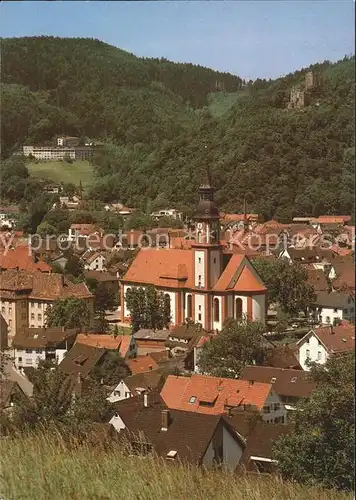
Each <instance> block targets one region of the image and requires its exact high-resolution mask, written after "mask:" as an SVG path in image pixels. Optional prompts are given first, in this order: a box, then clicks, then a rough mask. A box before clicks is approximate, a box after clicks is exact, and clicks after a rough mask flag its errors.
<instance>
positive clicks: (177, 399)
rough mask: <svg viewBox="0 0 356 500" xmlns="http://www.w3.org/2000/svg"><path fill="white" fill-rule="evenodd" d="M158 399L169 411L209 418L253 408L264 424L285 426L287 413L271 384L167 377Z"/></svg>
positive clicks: (200, 377) (205, 377) (208, 377)
mask: <svg viewBox="0 0 356 500" xmlns="http://www.w3.org/2000/svg"><path fill="white" fill-rule="evenodd" d="M161 396H162V398H163V400H164V402H165V403H166V405H167V406H168V407H169V408H172V409H176V410H184V411H192V412H198V413H204V414H209V415H219V414H223V413H229V412H230V411H232V410H234V409H242V410H246V411H247V410H250V409H251V408H253V409H254V410H255V411H256V412H257V413H259V414H260V415H261V417H262V419H263V420H264V421H265V422H269V423H285V422H286V418H287V410H286V409H285V407H284V405H283V403H282V400H281V398H280V396H279V395H278V394H277V393H276V391H275V390H274V388H273V385H272V384H271V383H269V384H266V383H260V382H254V381H253V380H249V381H247V380H237V379H227V378H219V377H211V376H208V375H200V374H193V375H192V376H191V377H181V376H173V375H169V376H168V377H167V379H166V382H165V384H164V386H163V388H162V391H161Z"/></svg>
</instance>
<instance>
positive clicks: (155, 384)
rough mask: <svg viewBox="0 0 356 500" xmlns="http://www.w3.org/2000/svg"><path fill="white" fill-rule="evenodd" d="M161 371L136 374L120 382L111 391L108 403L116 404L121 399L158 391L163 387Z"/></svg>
mask: <svg viewBox="0 0 356 500" xmlns="http://www.w3.org/2000/svg"><path fill="white" fill-rule="evenodd" d="M163 380H164V379H163V375H162V370H161V369H158V370H152V371H148V372H142V373H136V375H131V376H130V377H126V378H125V379H122V380H120V382H119V383H118V384H117V385H116V386H115V387H114V388H113V389H112V391H111V392H110V394H109V397H108V401H110V403H116V402H117V401H121V400H123V399H127V398H132V397H135V396H139V395H140V394H144V393H145V394H148V393H149V392H151V391H153V390H160V389H161V388H162V385H163Z"/></svg>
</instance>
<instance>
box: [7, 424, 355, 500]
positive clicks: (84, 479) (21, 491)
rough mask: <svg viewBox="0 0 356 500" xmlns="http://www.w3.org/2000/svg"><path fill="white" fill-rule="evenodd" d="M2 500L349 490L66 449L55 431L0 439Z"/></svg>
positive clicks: (266, 497)
mask: <svg viewBox="0 0 356 500" xmlns="http://www.w3.org/2000/svg"><path fill="white" fill-rule="evenodd" d="M0 471H1V474H0V498H2V499H4V500H10V499H11V500H52V499H53V500H54V499H55V500H79V499H80V500H118V499H125V500H133V499H135V500H141V499H142V500H160V499H165V500H186V499H189V498H194V499H195V500H200V499H201V500H205V499H214V500H220V499H221V500H230V499H231V500H232V499H233V500H289V499H290V500H308V499H318V500H339V499H343V498H344V499H351V498H353V497H352V496H351V495H347V494H342V493H337V492H333V491H332V492H331V491H324V490H319V489H318V488H311V487H306V486H302V485H298V484H291V483H286V482H283V481H281V480H278V479H276V478H272V477H268V476H260V477H257V476H253V477H251V476H243V477H241V476H237V475H233V474H230V473H227V472H203V471H202V470H199V469H197V468H194V467H189V468H188V467H183V466H177V465H175V464H172V465H170V464H169V463H166V462H163V461H162V460H159V459H150V458H146V459H144V458H139V457H129V456H125V455H123V454H121V453H120V451H119V450H117V451H116V450H115V451H104V450H102V449H100V447H98V448H93V447H88V446H84V447H83V446H81V447H79V446H74V447H73V446H72V447H71V448H70V449H69V448H68V447H66V445H65V444H64V443H63V441H62V440H61V438H60V436H59V435H58V434H57V435H56V434H54V433H53V434H41V435H37V436H30V437H26V438H23V439H20V438H16V439H0Z"/></svg>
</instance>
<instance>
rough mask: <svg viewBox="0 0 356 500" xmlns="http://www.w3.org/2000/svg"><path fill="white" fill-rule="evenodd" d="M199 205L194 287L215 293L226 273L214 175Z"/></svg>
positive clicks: (201, 193) (204, 186) (203, 187)
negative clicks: (212, 289)
mask: <svg viewBox="0 0 356 500" xmlns="http://www.w3.org/2000/svg"><path fill="white" fill-rule="evenodd" d="M199 196H200V199H199V203H198V205H197V208H196V211H195V214H194V217H193V218H194V222H195V243H194V244H193V245H192V247H193V256H194V266H193V269H194V286H195V288H200V289H202V290H209V289H211V288H212V287H213V286H214V285H215V283H216V282H217V280H218V279H219V277H220V275H221V273H222V258H223V255H222V246H221V244H220V215H219V209H218V207H217V205H216V203H215V201H214V189H213V187H212V186H211V180H210V175H209V173H208V175H207V179H206V180H205V181H204V182H203V183H202V185H201V186H200V187H199Z"/></svg>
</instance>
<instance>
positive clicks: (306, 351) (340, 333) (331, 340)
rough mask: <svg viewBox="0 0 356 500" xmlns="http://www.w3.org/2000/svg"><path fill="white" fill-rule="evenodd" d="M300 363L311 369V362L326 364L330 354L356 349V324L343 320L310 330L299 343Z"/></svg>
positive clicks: (341, 353)
mask: <svg viewBox="0 0 356 500" xmlns="http://www.w3.org/2000/svg"><path fill="white" fill-rule="evenodd" d="M297 347H298V355H299V363H300V364H301V366H302V368H303V370H307V371H308V370H310V367H309V365H308V363H309V362H316V363H319V364H322V365H323V364H325V363H326V361H327V359H328V358H329V357H330V356H338V355H343V354H346V353H348V352H352V351H354V349H355V326H354V325H353V324H352V323H349V322H348V321H342V322H341V324H339V325H337V326H333V325H329V326H323V327H321V328H315V329H313V330H310V332H308V333H307V334H306V335H304V337H303V338H302V339H300V340H299V341H298V343H297Z"/></svg>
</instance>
